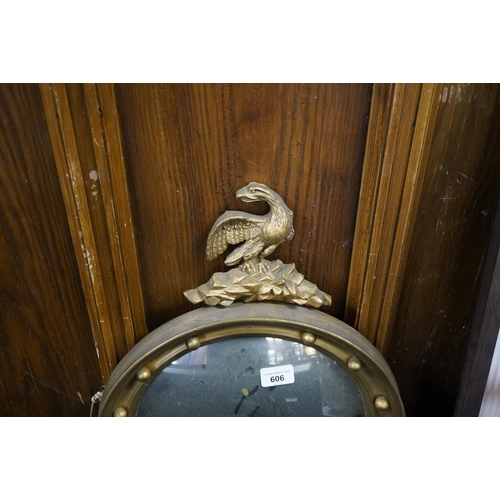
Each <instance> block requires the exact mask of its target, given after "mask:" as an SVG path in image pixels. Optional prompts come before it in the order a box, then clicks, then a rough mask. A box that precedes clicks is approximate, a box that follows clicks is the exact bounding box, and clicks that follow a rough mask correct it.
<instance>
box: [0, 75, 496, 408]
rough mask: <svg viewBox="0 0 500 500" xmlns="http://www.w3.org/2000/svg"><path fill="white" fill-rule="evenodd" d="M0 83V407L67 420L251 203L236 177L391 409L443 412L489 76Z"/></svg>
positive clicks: (473, 246) (492, 133) (486, 165)
mask: <svg viewBox="0 0 500 500" xmlns="http://www.w3.org/2000/svg"><path fill="white" fill-rule="evenodd" d="M0 88H1V93H0V106H1V109H0V111H1V112H2V115H1V117H2V120H1V123H0V127H2V129H1V131H0V132H1V134H0V161H1V164H0V168H1V173H2V181H3V182H2V188H1V189H2V197H1V198H0V207H1V210H2V214H1V215H2V219H1V223H2V240H1V245H2V246H1V251H2V259H1V260H2V262H1V263H0V270H1V273H2V301H1V304H0V312H1V321H2V332H1V333H0V335H1V336H2V337H1V341H2V350H1V354H0V361H1V363H2V368H4V367H6V368H4V371H5V370H7V371H11V372H12V380H8V379H7V378H3V379H2V381H1V382H0V391H1V393H0V398H1V399H2V401H7V403H5V404H4V405H3V407H2V409H1V410H0V411H1V412H3V413H2V414H6V415H7V414H12V415H13V414H26V415H49V414H50V415H52V414H54V415H55V414H58V415H80V414H86V413H87V412H88V407H89V398H90V395H91V394H93V393H94V392H95V391H97V389H98V388H99V386H100V384H101V380H107V378H108V376H109V374H110V373H111V371H112V370H113V368H114V366H115V365H116V363H117V362H118V361H119V360H120V359H121V358H122V357H123V355H124V354H125V353H126V352H127V350H128V349H130V348H131V347H132V346H133V345H134V344H135V343H136V342H137V341H138V340H139V339H141V338H142V337H143V336H144V335H145V334H146V333H147V331H148V330H149V331H151V330H152V329H154V328H156V327H158V326H159V325H161V324H163V323H164V322H166V321H168V320H169V319H171V318H173V317H175V316H178V315H179V314H182V313H184V312H187V311H189V310H191V309H193V307H194V306H192V305H190V304H189V302H188V301H187V300H186V299H185V297H184V296H183V294H182V292H183V291H184V290H187V289H190V288H194V287H196V286H198V285H200V284H202V283H204V282H205V281H207V279H208V278H209V277H210V276H211V275H212V273H214V272H216V271H223V270H226V269H227V268H225V266H224V264H223V257H222V256H221V257H220V258H219V259H218V260H216V261H213V262H208V261H206V260H205V255H204V248H205V241H206V237H207V235H208V231H209V230H210V228H211V226H212V224H213V222H214V221H215V219H216V218H217V217H218V216H219V215H221V214H222V213H223V212H224V211H225V210H227V209H239V210H244V211H252V212H255V213H264V212H265V211H267V207H266V206H265V205H264V204H262V205H251V206H249V205H248V204H245V203H244V202H240V201H238V200H236V199H235V197H234V195H235V192H236V190H237V189H239V188H240V187H243V186H244V185H246V184H247V183H248V182H250V181H258V182H262V183H264V184H267V185H268V186H270V187H271V188H273V189H275V190H276V191H277V192H278V193H280V194H281V195H282V196H283V198H284V199H285V201H286V202H287V204H288V205H289V206H290V208H291V209H292V210H293V211H294V214H295V215H294V226H295V237H294V239H293V240H292V241H291V242H285V243H283V244H282V246H281V247H280V248H279V249H278V251H276V252H275V253H274V254H273V255H272V258H281V259H282V260H283V261H285V262H294V263H296V265H297V268H298V270H299V271H300V272H302V273H303V274H304V275H305V276H306V278H307V279H308V280H310V281H312V282H314V283H316V284H317V285H318V286H319V287H320V288H321V289H322V290H324V291H325V292H327V293H330V294H331V295H332V297H333V304H332V306H331V307H326V308H323V310H324V311H325V312H327V313H329V314H331V315H334V316H336V317H338V318H340V319H344V320H345V321H346V322H348V323H350V324H351V325H353V326H354V327H356V328H357V329H359V331H360V332H361V333H362V334H363V335H365V336H366V337H367V338H368V339H370V340H371V341H372V342H373V343H374V344H375V345H376V346H377V347H378V348H379V350H381V352H382V353H383V355H384V356H385V357H386V359H387V360H388V362H389V364H390V366H391V368H392V369H393V371H394V373H395V376H396V379H397V381H398V384H399V386H400V389H401V392H402V397H403V401H404V403H405V406H406V409H407V414H408V415H410V416H413V415H452V414H453V406H454V402H455V400H456V396H457V391H458V387H459V382H460V373H461V369H462V365H463V360H464V357H465V353H466V351H467V342H468V338H469V329H470V325H471V323H472V318H473V316H474V310H475V295H476V292H477V288H478V283H479V276H480V274H481V269H482V267H483V260H484V257H485V254H486V249H487V243H488V239H489V236H490V234H491V224H492V216H493V213H494V208H495V207H496V204H497V202H498V197H499V193H500V190H499V187H500V169H499V168H498V162H499V160H500V141H499V138H500V92H499V86H498V85H458V84H447V85H437V84H423V85H421V84H376V85H370V84H353V85H345V84H342V85H337V84H317V85H316V84H283V85H281V84H265V85H257V84H252V85H242V84H238V85H230V84H206V85H198V84H196V85H195V84H161V85H160V84H158V85H157V84H154V85H135V84H120V85H110V84H85V85H76V84H72V85H63V84H54V85H52V84H50V85H49V84H42V85H40V87H37V86H30V85H14V86H6V85H3V86H1V87H0ZM97 352H99V356H97ZM54 367H56V369H55V368H54ZM73 367H74V368H73ZM80 397H81V399H80Z"/></svg>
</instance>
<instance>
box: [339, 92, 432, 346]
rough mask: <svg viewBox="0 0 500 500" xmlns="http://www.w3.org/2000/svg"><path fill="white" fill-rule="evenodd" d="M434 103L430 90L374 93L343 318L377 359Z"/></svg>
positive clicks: (393, 299)
mask: <svg viewBox="0 0 500 500" xmlns="http://www.w3.org/2000/svg"><path fill="white" fill-rule="evenodd" d="M438 97H439V94H438V92H437V89H436V86H435V85H433V84H429V85H427V84H426V85H420V84H396V85H394V87H392V86H389V85H375V87H374V93H373V101H372V109H371V116H370V124H369V130H368V138H367V148H366V154H365V161H364V168H363V179H362V185H361V192H360V200H359V206H358V218H357V222H356V231H355V239H354V245H353V257H352V261H351V269H350V278H349V285H348V293H347V302H346V319H347V320H348V321H349V322H350V323H351V324H353V325H354V326H355V327H356V328H357V329H358V330H359V331H360V332H361V333H362V334H363V335H365V336H366V337H367V338H368V339H369V340H370V341H371V342H372V343H374V344H375V345H376V346H377V347H378V349H379V350H380V351H381V352H382V354H385V351H386V349H387V347H388V342H389V339H390V329H391V326H392V322H393V319H394V313H395V308H396V306H397V297H398V294H399V291H400V287H401V283H402V276H403V274H404V268H405V259H406V257H407V254H408V249H409V244H410V241H411V236H412V228H413V224H414V222H415V217H416V210H417V208H418V201H419V196H420V192H421V188H422V180H423V174H424V172H425V167H426V160H427V156H428V152H429V146H430V139H431V136H432V131H433V126H434V123H435V119H436V111H437V105H438ZM386 123H387V125H386ZM382 145H383V146H382Z"/></svg>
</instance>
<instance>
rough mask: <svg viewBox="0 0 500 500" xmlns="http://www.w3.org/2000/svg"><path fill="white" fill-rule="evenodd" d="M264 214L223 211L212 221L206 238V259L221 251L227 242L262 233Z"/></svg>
mask: <svg viewBox="0 0 500 500" xmlns="http://www.w3.org/2000/svg"><path fill="white" fill-rule="evenodd" d="M265 220H266V219H265V216H262V215H253V214H248V213H246V212H239V211H237V210H228V211H226V212H224V213H223V214H222V215H221V216H220V217H219V218H218V219H217V220H216V221H215V223H214V225H213V226H212V229H211V230H210V233H209V235H208V239H207V248H206V254H207V259H208V260H213V259H215V258H216V257H217V256H218V255H220V254H221V253H223V252H224V251H225V250H226V248H227V246H228V245H229V244H231V245H236V244H238V243H241V242H242V241H246V240H250V239H252V238H256V237H257V236H260V235H261V234H262V225H263V224H264V222H265Z"/></svg>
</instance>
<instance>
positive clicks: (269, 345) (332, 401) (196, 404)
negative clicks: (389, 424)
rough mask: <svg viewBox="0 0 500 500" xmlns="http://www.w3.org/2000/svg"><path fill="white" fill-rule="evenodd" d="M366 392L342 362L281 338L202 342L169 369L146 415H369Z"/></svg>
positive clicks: (143, 405) (147, 401)
mask: <svg viewBox="0 0 500 500" xmlns="http://www.w3.org/2000/svg"><path fill="white" fill-rule="evenodd" d="M364 414H365V408H364V405H363V398H362V397H361V394H360V392H359V390H358V387H357V385H356V383H355V382H354V380H353V378H352V377H351V376H350V375H349V373H348V372H347V370H345V369H344V368H343V367H342V366H341V365H340V364H339V363H337V362H336V361H335V360H333V359H332V358H330V357H328V356H326V355H325V354H322V353H321V352H319V351H317V350H316V349H314V347H310V346H306V345H304V344H301V343H299V342H291V341H289V340H283V339H281V338H277V337H240V338H233V339H229V340H222V341H220V342H217V343H214V344H210V345H206V346H202V347H200V348H199V349H197V350H196V351H192V352H189V353H187V354H184V356H182V357H180V358H179V359H177V360H176V361H174V362H172V364H171V365H169V366H167V367H166V368H164V369H163V371H162V372H161V373H160V374H159V375H158V377H157V378H156V379H155V380H154V382H153V383H152V384H151V385H150V386H149V388H148V389H147V390H146V392H145V394H144V396H143V397H142V399H141V401H140V404H139V409H138V412H137V415H138V416H139V417H150V416H151V417H158V416H166V417H188V416H210V417H285V416H289V417H320V416H327V417H362V416H364Z"/></svg>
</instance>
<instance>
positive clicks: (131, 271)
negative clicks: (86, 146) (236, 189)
mask: <svg viewBox="0 0 500 500" xmlns="http://www.w3.org/2000/svg"><path fill="white" fill-rule="evenodd" d="M84 88H85V98H86V100H87V109H88V113H89V121H90V127H91V130H92V139H93V141H92V143H93V146H94V153H95V157H96V161H97V170H98V172H99V179H100V184H101V189H102V196H103V199H104V206H105V211H106V221H107V224H108V232H109V235H110V244H111V251H112V256H113V264H114V270H115V275H116V279H117V284H118V291H119V296H120V304H121V308H122V312H123V320H124V326H125V333H126V338H127V347H128V348H129V349H131V348H132V347H133V345H134V344H135V343H136V342H137V341H139V340H140V339H141V338H142V337H144V336H145V335H146V333H147V327H146V317H145V312H144V303H143V298H142V289H141V283H140V275H139V265H138V261H137V253H136V244H135V238H134V231H133V222H132V214H131V211H130V202H129V193H128V187H127V178H126V173H125V164H124V160H123V153H122V145H121V134H120V125H119V121H118V112H117V109H116V102H115V95H114V90H113V85H112V84H97V85H96V84H85V85H84Z"/></svg>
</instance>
